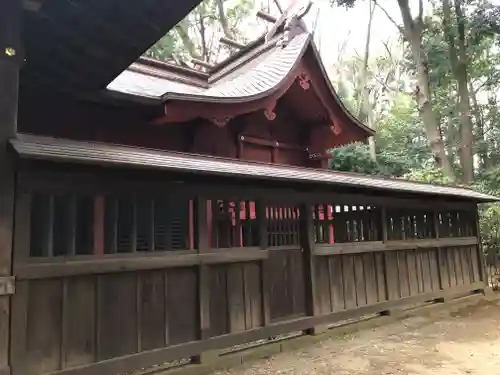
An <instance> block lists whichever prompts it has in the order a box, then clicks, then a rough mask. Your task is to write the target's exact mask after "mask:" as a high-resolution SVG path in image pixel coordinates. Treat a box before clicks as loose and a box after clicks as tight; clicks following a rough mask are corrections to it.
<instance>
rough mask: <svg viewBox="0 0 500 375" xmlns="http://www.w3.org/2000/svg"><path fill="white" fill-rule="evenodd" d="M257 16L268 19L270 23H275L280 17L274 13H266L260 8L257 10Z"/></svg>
mask: <svg viewBox="0 0 500 375" xmlns="http://www.w3.org/2000/svg"><path fill="white" fill-rule="evenodd" d="M257 17H258V18H260V19H262V20H264V21H267V22H270V23H275V22H276V21H277V20H278V19H277V18H276V17H274V16H272V15H270V14H269V13H266V12H264V11H262V10H259V11H258V12H257Z"/></svg>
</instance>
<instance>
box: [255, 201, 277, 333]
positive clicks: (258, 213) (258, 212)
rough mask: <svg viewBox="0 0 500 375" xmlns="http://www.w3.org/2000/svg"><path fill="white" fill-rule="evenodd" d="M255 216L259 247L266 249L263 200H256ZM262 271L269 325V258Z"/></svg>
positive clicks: (265, 320)
mask: <svg viewBox="0 0 500 375" xmlns="http://www.w3.org/2000/svg"><path fill="white" fill-rule="evenodd" d="M255 218H256V220H257V225H258V229H257V230H258V232H259V245H260V246H259V247H260V248H261V249H262V250H265V249H267V248H268V246H269V243H268V242H269V240H268V237H267V214H266V204H265V202H263V201H262V200H258V201H257V202H255ZM261 269H262V272H261V275H262V276H261V290H262V324H263V325H264V326H267V325H269V324H271V296H270V294H271V285H270V276H271V272H273V270H272V269H271V264H270V261H269V259H264V260H263V261H262V267H261Z"/></svg>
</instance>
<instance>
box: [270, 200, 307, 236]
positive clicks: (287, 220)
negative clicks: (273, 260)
mask: <svg viewBox="0 0 500 375" xmlns="http://www.w3.org/2000/svg"><path fill="white" fill-rule="evenodd" d="M266 219H267V234H268V244H269V246H287V245H300V223H299V207H298V206H288V205H287V206H285V205H279V206H278V205H273V206H268V207H266Z"/></svg>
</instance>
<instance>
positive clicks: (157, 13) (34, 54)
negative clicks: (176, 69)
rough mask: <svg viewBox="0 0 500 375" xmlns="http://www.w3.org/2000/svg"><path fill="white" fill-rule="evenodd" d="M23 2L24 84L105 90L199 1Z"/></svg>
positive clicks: (99, 0) (84, 0)
mask: <svg viewBox="0 0 500 375" xmlns="http://www.w3.org/2000/svg"><path fill="white" fill-rule="evenodd" d="M24 3H25V4H26V5H25V9H24V12H23V42H24V47H25V55H26V62H25V65H24V67H23V70H22V74H21V82H22V84H23V85H24V86H29V87H31V86H40V85H41V86H43V87H44V88H51V89H62V90H70V91H77V92H79V91H98V90H101V89H104V88H105V87H106V85H107V84H108V83H109V82H111V81H112V80H113V79H114V78H115V77H116V76H118V75H119V74H120V73H121V72H122V71H124V70H125V69H126V68H127V67H128V66H129V65H130V64H132V63H133V62H134V61H136V60H137V58H138V57H139V56H140V55H141V54H142V53H144V51H146V50H147V49H148V48H149V47H150V46H151V45H153V44H154V43H155V42H156V41H157V40H159V39H160V38H161V37H162V36H164V35H165V34H166V33H167V32H168V31H169V30H170V29H171V28H172V27H173V26H174V25H175V24H176V23H178V22H179V21H180V20H181V19H182V18H184V17H185V16H186V15H187V14H188V13H189V12H190V11H191V10H192V9H193V8H194V7H195V6H196V5H198V4H199V3H200V0H183V1H175V0H149V1H123V0H105V1H103V0H71V1H69V0H56V1H48V0H36V1H25V2H24ZM34 5H36V6H34ZM0 11H1V5H0Z"/></svg>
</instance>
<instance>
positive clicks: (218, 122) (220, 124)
mask: <svg viewBox="0 0 500 375" xmlns="http://www.w3.org/2000/svg"><path fill="white" fill-rule="evenodd" d="M210 121H212V123H214V124H215V125H217V126H218V127H219V128H223V127H224V126H226V125H227V123H228V122H229V121H231V117H220V118H219V117H214V118H211V119H210Z"/></svg>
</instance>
